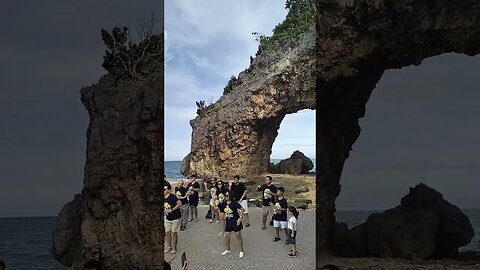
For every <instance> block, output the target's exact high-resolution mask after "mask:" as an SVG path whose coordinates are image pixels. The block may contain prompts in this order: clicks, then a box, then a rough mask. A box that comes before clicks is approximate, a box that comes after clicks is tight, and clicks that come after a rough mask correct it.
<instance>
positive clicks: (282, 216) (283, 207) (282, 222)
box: [273, 187, 288, 245]
mask: <svg viewBox="0 0 480 270" xmlns="http://www.w3.org/2000/svg"><path fill="white" fill-rule="evenodd" d="M277 190H278V192H277V193H278V199H277V202H276V203H275V205H274V215H273V227H275V233H276V236H275V238H273V242H277V241H280V240H281V239H280V228H282V229H283V232H284V233H285V245H288V229H287V208H288V204H287V199H285V198H284V197H283V194H285V189H284V188H283V187H279V188H278V189H277Z"/></svg>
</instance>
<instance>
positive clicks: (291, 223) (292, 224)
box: [288, 205, 298, 257]
mask: <svg viewBox="0 0 480 270" xmlns="http://www.w3.org/2000/svg"><path fill="white" fill-rule="evenodd" d="M288 214H289V215H290V218H289V219H288V243H289V244H290V248H291V249H290V253H289V254H288V256H289V257H296V256H297V254H298V253H297V242H296V239H297V221H298V210H297V209H296V208H295V206H293V205H292V206H290V207H288Z"/></svg>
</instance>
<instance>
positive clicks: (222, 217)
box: [219, 213, 225, 235]
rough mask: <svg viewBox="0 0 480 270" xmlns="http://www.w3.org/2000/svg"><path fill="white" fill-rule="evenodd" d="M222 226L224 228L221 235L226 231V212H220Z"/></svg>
mask: <svg viewBox="0 0 480 270" xmlns="http://www.w3.org/2000/svg"><path fill="white" fill-rule="evenodd" d="M220 228H221V229H222V231H221V232H220V234H219V235H222V234H224V233H225V214H224V213H220Z"/></svg>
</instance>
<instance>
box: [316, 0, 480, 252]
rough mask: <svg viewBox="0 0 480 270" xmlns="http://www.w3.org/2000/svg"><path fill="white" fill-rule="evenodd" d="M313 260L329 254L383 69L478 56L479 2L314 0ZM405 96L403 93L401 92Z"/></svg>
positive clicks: (475, 0)
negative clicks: (348, 162) (347, 168)
mask: <svg viewBox="0 0 480 270" xmlns="http://www.w3.org/2000/svg"><path fill="white" fill-rule="evenodd" d="M316 17H317V20H316V33H317V35H316V47H317V50H316V59H317V61H316V78H317V81H316V93H317V173H318V183H317V198H318V202H317V217H318V219H317V239H318V242H317V247H316V248H317V249H316V251H317V256H318V257H320V256H322V255H327V254H328V253H331V251H332V247H333V238H332V237H333V227H334V224H335V217H334V211H335V198H336V197H337V196H338V194H339V192H340V176H341V173H342V169H343V164H344V162H345V159H346V158H348V156H349V152H350V150H351V147H352V145H353V143H354V142H355V141H356V139H357V138H358V136H359V135H360V127H359V124H358V119H359V118H361V117H363V116H364V114H365V105H366V103H367V101H368V99H369V97H370V94H371V92H372V90H373V89H374V88H375V85H376V83H377V82H378V81H379V80H380V78H381V76H382V74H383V72H384V71H385V70H387V69H392V68H401V67H404V66H408V65H419V64H420V63H421V62H422V60H423V59H425V58H427V57H431V56H435V55H440V54H442V53H448V52H456V53H463V54H467V55H475V54H478V53H479V52H480V5H479V2H478V1H477V0H466V1H463V0H462V1H460V0H454V1H420V0H418V1H417V0H414V1H412V0H396V1H393V0H317V2H316ZM405 91H408V89H405Z"/></svg>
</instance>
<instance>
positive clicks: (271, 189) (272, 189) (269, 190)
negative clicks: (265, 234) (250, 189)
mask: <svg viewBox="0 0 480 270" xmlns="http://www.w3.org/2000/svg"><path fill="white" fill-rule="evenodd" d="M257 191H262V192H263V194H262V212H263V217H262V223H263V226H262V230H265V228H266V224H267V217H268V214H269V213H270V212H272V206H273V205H274V204H275V197H277V187H276V186H275V185H273V184H272V177H271V176H265V184H263V185H260V186H258V187H257Z"/></svg>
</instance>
